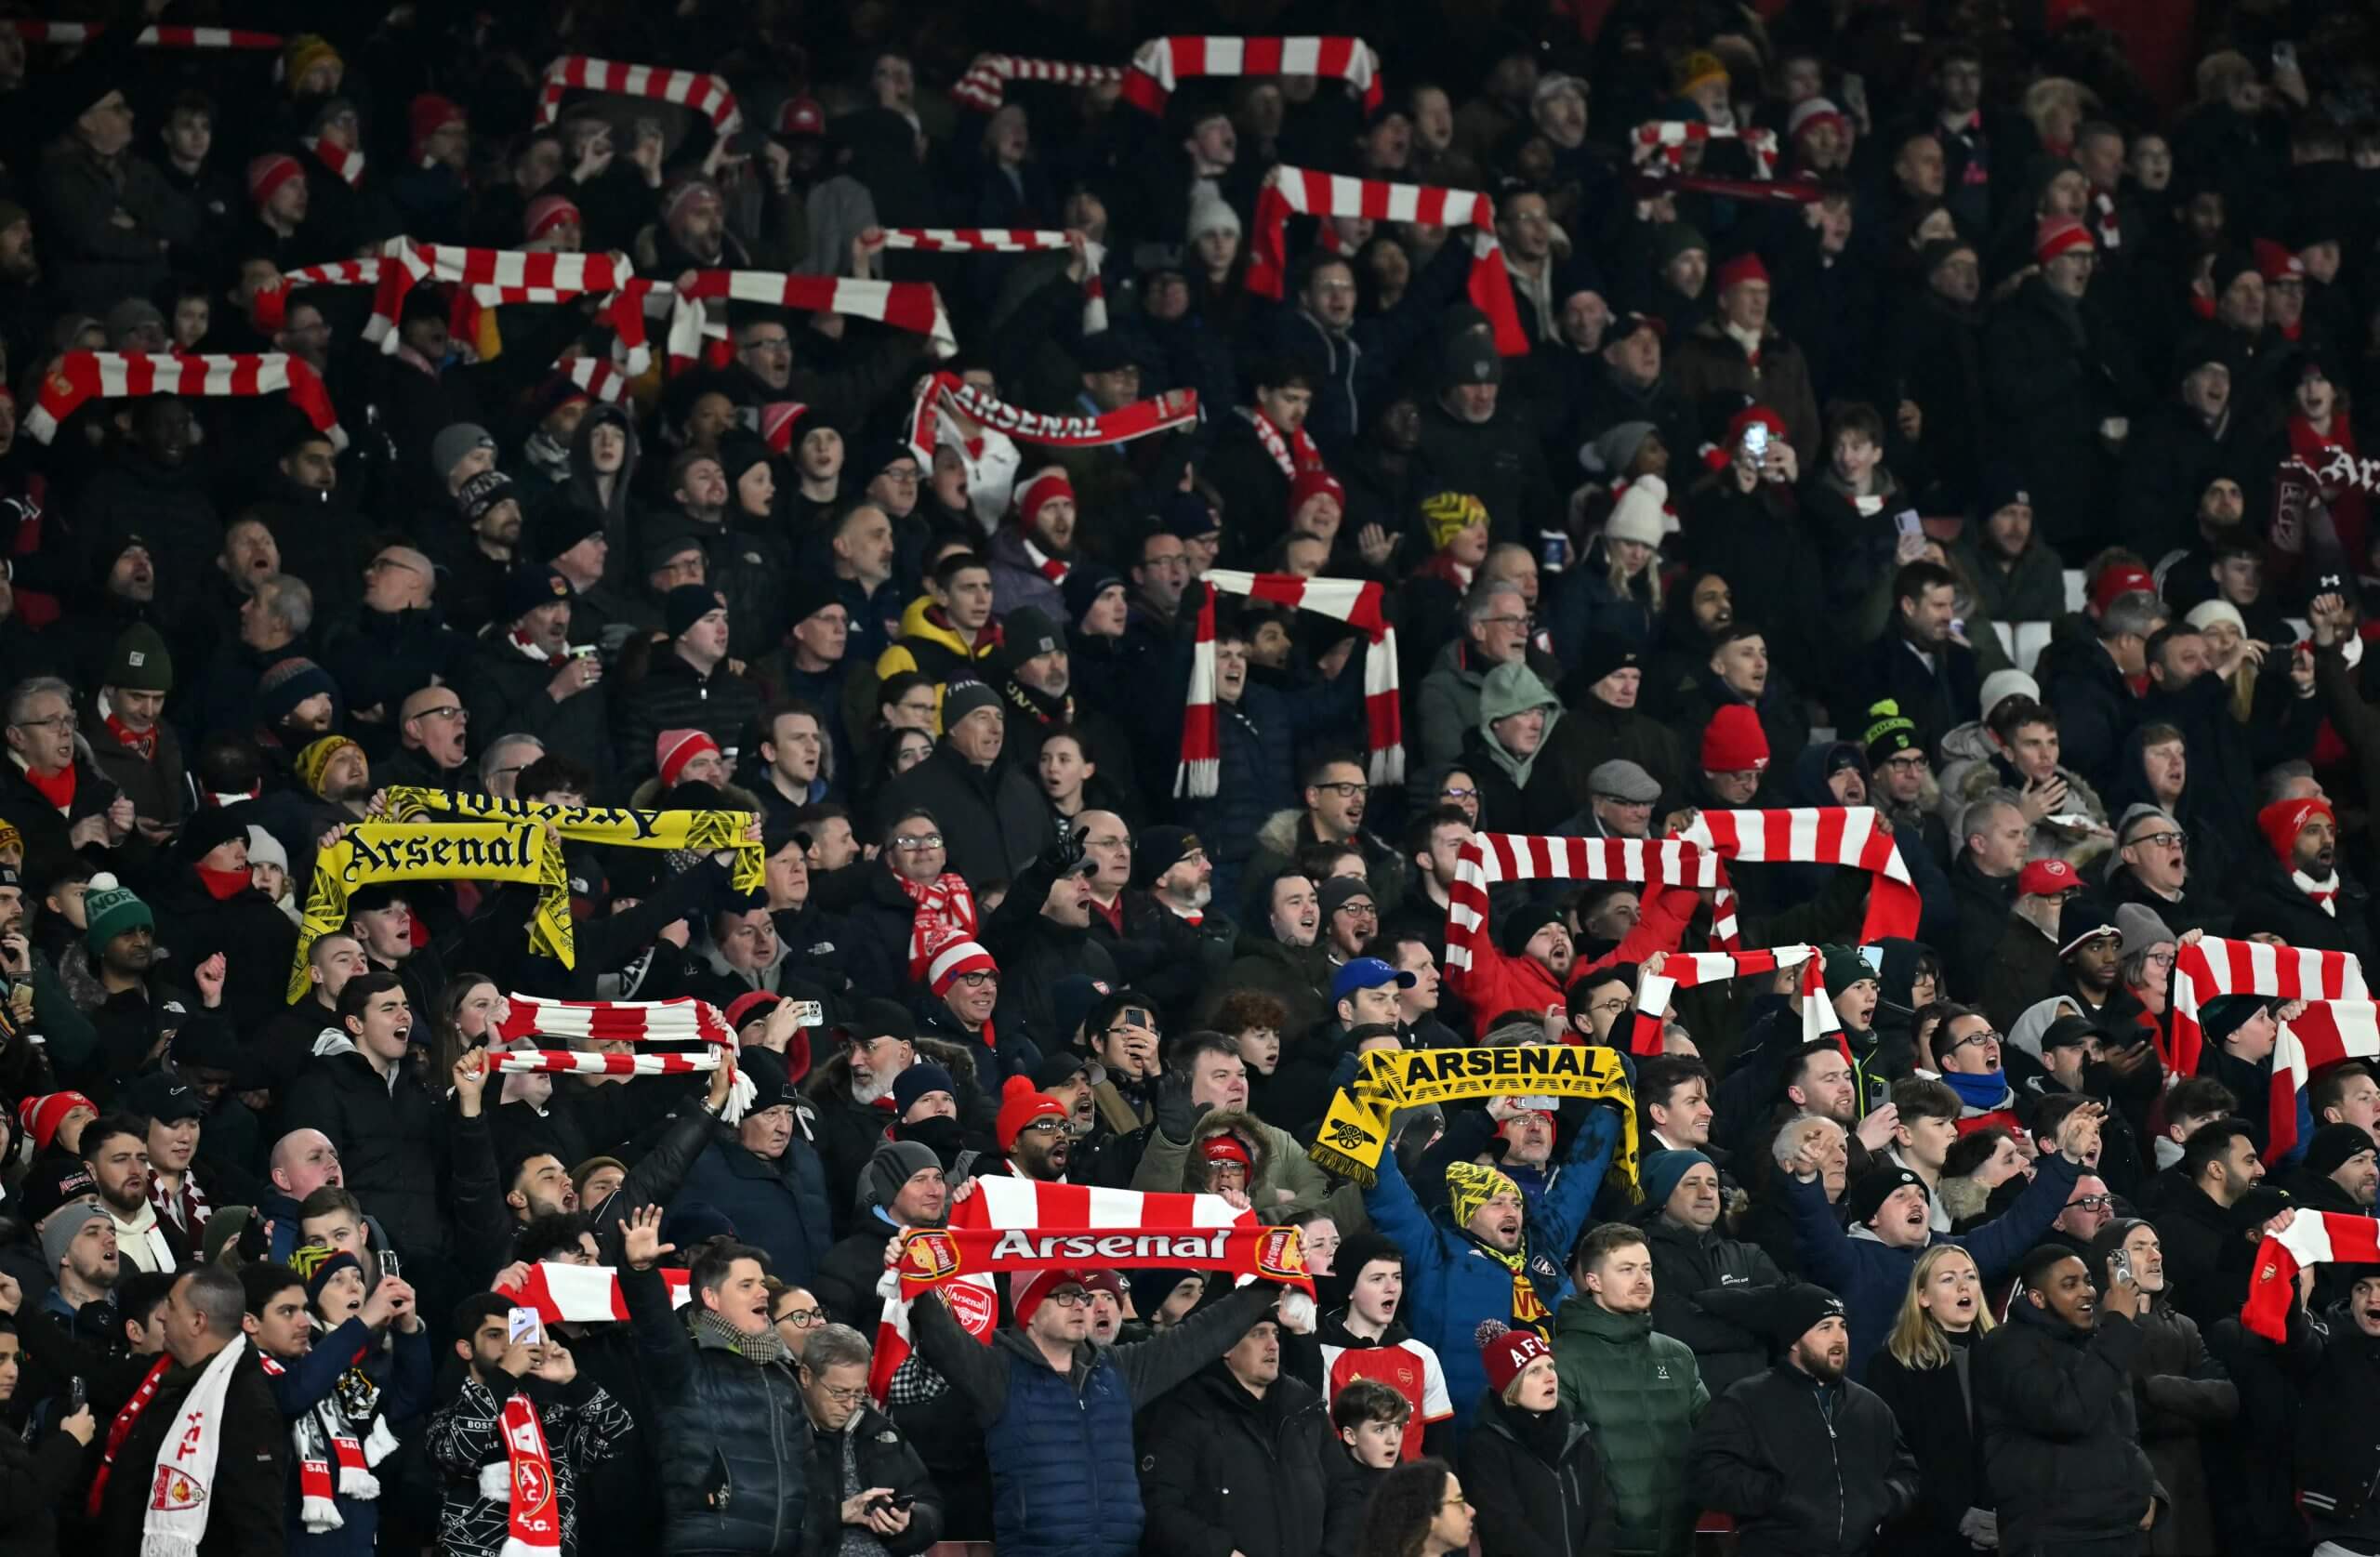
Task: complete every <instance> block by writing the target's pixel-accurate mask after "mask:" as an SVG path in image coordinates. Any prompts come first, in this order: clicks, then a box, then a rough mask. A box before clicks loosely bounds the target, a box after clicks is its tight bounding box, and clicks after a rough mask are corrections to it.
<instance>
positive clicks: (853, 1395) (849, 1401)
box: [818, 1384, 867, 1405]
mask: <svg viewBox="0 0 2380 1557" xmlns="http://www.w3.org/2000/svg"><path fill="white" fill-rule="evenodd" d="M818 1392H819V1393H820V1394H822V1395H825V1396H826V1398H827V1399H828V1400H831V1401H833V1402H834V1403H835V1404H836V1405H858V1404H859V1403H860V1402H861V1401H863V1400H866V1398H867V1386H866V1385H865V1384H861V1385H858V1386H856V1387H854V1388H853V1389H848V1390H839V1389H836V1388H835V1387H834V1386H832V1385H830V1384H821V1385H819V1386H818Z"/></svg>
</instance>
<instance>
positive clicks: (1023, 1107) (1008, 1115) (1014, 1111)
mask: <svg viewBox="0 0 2380 1557" xmlns="http://www.w3.org/2000/svg"><path fill="white" fill-rule="evenodd" d="M1065 1116H1066V1105H1065V1104H1064V1103H1062V1102H1059V1101H1058V1100H1057V1099H1055V1098H1053V1097H1051V1095H1050V1094H1049V1093H1047V1092H1037V1091H1035V1090H1034V1089H1033V1078H1032V1077H1031V1076H1028V1075H1012V1076H1010V1077H1009V1078H1008V1083H1007V1085H1006V1086H1003V1087H1002V1088H1001V1089H1000V1111H999V1115H998V1117H997V1118H995V1119H994V1120H993V1121H992V1134H993V1135H994V1136H995V1137H996V1138H997V1139H998V1141H999V1143H1000V1150H1001V1151H1003V1152H1013V1151H1015V1150H1016V1138H1017V1137H1018V1136H1020V1135H1022V1134H1024V1133H1025V1126H1027V1125H1029V1124H1031V1123H1033V1121H1034V1120H1036V1119H1045V1118H1046V1119H1057V1120H1062V1121H1063V1120H1064V1118H1065ZM1016 1319H1017V1323H1018V1324H1020V1325H1021V1324H1023V1323H1024V1322H1025V1313H1024V1312H1023V1311H1022V1310H1019V1311H1018V1313H1017V1315H1016Z"/></svg>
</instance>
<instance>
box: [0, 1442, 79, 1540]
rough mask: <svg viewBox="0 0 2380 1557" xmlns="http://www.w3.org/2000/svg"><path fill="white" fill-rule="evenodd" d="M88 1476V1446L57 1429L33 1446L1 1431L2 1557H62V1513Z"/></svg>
mask: <svg viewBox="0 0 2380 1557" xmlns="http://www.w3.org/2000/svg"><path fill="white" fill-rule="evenodd" d="M82 1473H83V1445H80V1444H78V1443H76V1442H75V1441H74V1440H73V1438H71V1437H69V1436H68V1435H67V1434H65V1433H63V1432H59V1430H58V1429H57V1427H55V1426H52V1427H51V1428H50V1429H49V1431H48V1432H44V1433H42V1434H41V1435H40V1436H39V1437H38V1438H37V1439H36V1440H35V1441H34V1442H33V1443H32V1444H28V1443H26V1442H25V1441H24V1440H23V1439H21V1438H20V1437H18V1436H17V1435H16V1434H15V1433H14V1432H0V1557H57V1553H58V1513H57V1510H58V1508H59V1505H60V1504H61V1503H63V1502H64V1500H65V1498H66V1495H67V1494H68V1493H69V1492H70V1491H72V1490H73V1488H74V1487H75V1485H76V1484H78V1483H79V1482H81V1480H82Z"/></svg>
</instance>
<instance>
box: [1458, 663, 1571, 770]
mask: <svg viewBox="0 0 2380 1557" xmlns="http://www.w3.org/2000/svg"><path fill="white" fill-rule="evenodd" d="M1531 708H1542V709H1544V710H1545V731H1544V733H1542V734H1541V735H1540V736H1539V737H1538V743H1537V750H1535V751H1534V752H1531V753H1530V754H1529V755H1528V756H1527V757H1518V756H1515V755H1514V754H1513V753H1512V752H1510V751H1507V750H1506V749H1505V748H1504V744H1503V743H1502V742H1501V741H1499V740H1497V739H1496V721H1497V720H1498V719H1510V718H1512V717H1513V716H1514V714H1525V713H1527V712H1528V710H1530V709H1531ZM1561 722H1562V700H1561V699H1560V698H1558V697H1555V696H1554V693H1553V692H1552V691H1551V690H1550V689H1548V688H1547V686H1546V684H1545V683H1544V682H1543V681H1541V680H1538V675H1537V672H1536V671H1534V670H1531V669H1530V668H1529V667H1528V666H1526V665H1516V664H1513V663H1510V662H1507V663H1505V664H1503V665H1500V666H1496V667H1495V668H1494V669H1492V670H1490V671H1488V674H1487V676H1486V677H1485V678H1484V679H1483V680H1481V681H1480V683H1479V725H1478V730H1479V740H1480V745H1481V746H1482V748H1483V749H1484V750H1485V751H1486V752H1487V755H1488V761H1490V762H1493V763H1494V764H1496V766H1497V767H1499V768H1501V769H1502V770H1503V771H1504V773H1505V775H1506V776H1507V777H1509V778H1510V779H1511V780H1512V781H1513V783H1514V785H1517V786H1519V787H1521V788H1524V789H1525V788H1527V786H1528V780H1529V774H1530V772H1533V771H1534V770H1535V769H1536V767H1537V762H1538V759H1540V758H1541V757H1543V756H1544V755H1545V751H1546V746H1547V745H1548V744H1549V743H1550V742H1552V740H1553V739H1554V726H1555V725H1557V724H1559V723H1561Z"/></svg>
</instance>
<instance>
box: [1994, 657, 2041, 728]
mask: <svg viewBox="0 0 2380 1557" xmlns="http://www.w3.org/2000/svg"><path fill="white" fill-rule="evenodd" d="M2011 697H2030V698H2031V699H2032V700H2033V701H2034V702H2036V703H2039V702H2040V701H2041V700H2042V684H2041V683H2040V682H2039V681H2036V680H2033V679H2032V678H2031V677H2030V676H2028V675H2026V674H2025V673H2024V672H2023V671H2021V670H1995V671H1993V672H1992V673H1991V674H1990V675H1989V676H1986V677H1985V678H1984V679H1983V698H1982V701H1983V717H1984V719H1985V720H1986V721H1987V722H1988V721H1989V720H1990V718H1991V710H1992V709H1994V708H1997V707H1999V706H2000V705H2001V704H2002V703H2003V701H2004V700H2006V699H2008V698H2011Z"/></svg>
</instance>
